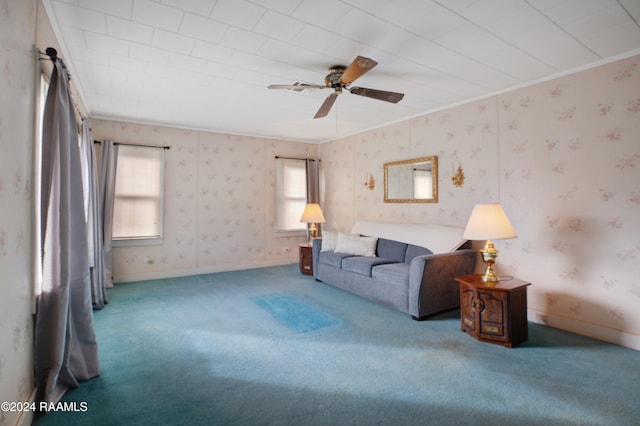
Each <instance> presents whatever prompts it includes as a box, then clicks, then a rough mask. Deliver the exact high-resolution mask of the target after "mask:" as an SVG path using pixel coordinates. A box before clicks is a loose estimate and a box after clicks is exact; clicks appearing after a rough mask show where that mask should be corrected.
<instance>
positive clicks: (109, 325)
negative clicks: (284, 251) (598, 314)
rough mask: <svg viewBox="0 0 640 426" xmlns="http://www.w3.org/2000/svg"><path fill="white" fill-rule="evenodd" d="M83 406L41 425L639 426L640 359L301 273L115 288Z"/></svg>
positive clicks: (79, 396)
mask: <svg viewBox="0 0 640 426" xmlns="http://www.w3.org/2000/svg"><path fill="white" fill-rule="evenodd" d="M95 320H96V332H97V335H98V341H99V345H100V360H101V371H102V374H101V376H100V377H98V378H95V379H93V380H90V381H87V382H83V383H81V386H80V388H78V389H74V390H71V391H69V392H67V394H66V395H65V397H64V399H63V401H68V402H71V401H77V402H86V405H87V411H86V412H57V413H49V414H47V415H45V416H42V417H39V418H38V419H37V420H36V424H37V425H163V424H165V425H179V424H184V425H199V424H207V425H639V424H640V352H638V351H634V350H631V349H626V348H622V347H619V346H615V345H609V344H606V343H603V342H600V341H597V340H593V339H589V338H586V337H582V336H578V335H575V334H571V333H567V332H563V331H560V330H556V329H552V328H548V327H544V326H541V325H537V324H532V323H530V324H529V340H528V341H527V342H525V343H524V344H522V345H520V346H518V347H516V348H513V349H507V348H503V347H501V346H497V345H492V344H487V343H480V342H477V341H476V340H475V339H473V338H471V337H470V336H468V335H466V334H464V333H462V332H461V331H460V319H459V312H458V311H452V312H449V313H445V314H442V315H438V316H436V317H434V318H431V319H429V320H427V321H423V322H417V321H413V320H412V319H411V318H410V317H409V316H408V315H406V314H402V313H399V312H395V311H392V310H389V309H387V308H385V307H383V306H381V305H378V304H374V303H372V302H369V301H367V300H364V299H362V298H359V297H357V296H354V295H351V294H349V293H345V292H343V291H341V290H338V289H336V288H333V287H330V286H328V285H326V284H322V283H317V282H315V281H314V280H313V278H311V277H308V276H303V275H301V274H300V273H299V272H298V270H297V265H292V266H283V267H273V268H264V269H255V270H246V271H236V272H225V273H217V274H208V275H199V276H193V277H185V278H176V279H167V280H153V281H144V282H137V283H129V284H120V285H117V286H116V287H115V288H114V289H111V290H109V305H107V307H106V308H105V309H104V310H102V311H97V312H95Z"/></svg>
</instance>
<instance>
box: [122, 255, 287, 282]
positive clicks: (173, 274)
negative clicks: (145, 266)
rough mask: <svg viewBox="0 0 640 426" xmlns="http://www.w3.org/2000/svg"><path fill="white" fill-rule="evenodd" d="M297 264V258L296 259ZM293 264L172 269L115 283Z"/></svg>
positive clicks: (275, 262)
mask: <svg viewBox="0 0 640 426" xmlns="http://www.w3.org/2000/svg"><path fill="white" fill-rule="evenodd" d="M296 263H297V258H296ZM289 264H292V262H291V260H290V259H275V260H267V261H260V262H247V263H229V264H224V265H215V266H207V267H204V268H192V269H172V270H168V271H157V272H145V273H142V274H129V275H117V276H114V277H113V282H114V283H116V284H117V283H126V282H132V281H145V280H159V279H164V278H177V277H188V276H191V275H200V274H213V273H216V272H228V271H240V270H243V269H257V268H267V267H269V266H281V265H289Z"/></svg>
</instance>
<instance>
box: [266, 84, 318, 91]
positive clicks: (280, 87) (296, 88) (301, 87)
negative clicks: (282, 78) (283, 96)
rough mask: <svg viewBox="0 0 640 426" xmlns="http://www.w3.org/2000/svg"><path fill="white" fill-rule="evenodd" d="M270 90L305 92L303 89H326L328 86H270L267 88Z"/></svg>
mask: <svg viewBox="0 0 640 426" xmlns="http://www.w3.org/2000/svg"><path fill="white" fill-rule="evenodd" d="M267 88H268V89H288V90H303V89H326V88H327V86H323V85H320V84H306V83H300V84H270V85H268V86H267Z"/></svg>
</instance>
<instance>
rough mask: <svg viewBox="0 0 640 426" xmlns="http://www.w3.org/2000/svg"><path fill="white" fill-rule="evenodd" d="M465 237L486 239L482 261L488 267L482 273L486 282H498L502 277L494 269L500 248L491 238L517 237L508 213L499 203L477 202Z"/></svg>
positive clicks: (482, 251) (481, 251)
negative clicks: (496, 246)
mask: <svg viewBox="0 0 640 426" xmlns="http://www.w3.org/2000/svg"><path fill="white" fill-rule="evenodd" d="M462 236H463V238H465V239H468V240H486V243H485V246H484V248H483V249H482V250H480V253H481V254H482V261H483V262H484V263H486V264H487V269H486V271H485V272H484V274H483V275H482V281H483V282H485V283H497V282H499V281H500V279H499V278H498V277H497V276H496V274H495V272H494V271H493V265H494V264H495V263H496V258H497V257H498V250H497V249H496V248H495V246H494V245H493V242H492V241H491V240H498V239H506V238H515V237H517V236H518V235H517V234H516V231H515V230H514V229H513V226H511V222H510V221H509V218H508V217H507V214H506V213H505V212H504V210H503V209H502V206H501V205H500V204H499V203H493V204H476V205H475V206H474V207H473V211H472V212H471V216H469V221H468V222H467V227H466V228H465V230H464V234H463V235H462Z"/></svg>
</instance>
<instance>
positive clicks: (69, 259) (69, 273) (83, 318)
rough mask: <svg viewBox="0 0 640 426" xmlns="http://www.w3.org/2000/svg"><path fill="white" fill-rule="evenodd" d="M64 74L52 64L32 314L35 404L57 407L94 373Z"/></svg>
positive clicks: (74, 143)
mask: <svg viewBox="0 0 640 426" xmlns="http://www.w3.org/2000/svg"><path fill="white" fill-rule="evenodd" d="M68 80H69V76H68V73H67V70H66V69H65V67H64V63H63V62H62V60H61V59H57V60H56V61H55V62H54V67H53V72H52V74H51V81H50V85H49V91H48V93H47V101H46V104H45V110H44V123H43V136H42V193H41V198H42V212H41V215H42V235H41V238H42V248H43V255H42V271H43V280H42V294H41V295H40V298H39V300H38V309H37V312H36V326H35V339H34V340H35V341H34V363H35V376H36V386H37V389H38V394H37V398H38V400H40V401H48V402H55V401H58V400H59V399H60V397H61V396H62V395H63V394H64V392H65V391H66V390H67V389H68V388H70V387H78V380H86V379H90V378H92V377H95V376H97V375H99V373H100V367H99V362H98V344H97V341H96V336H95V332H94V328H93V310H92V303H91V283H90V271H89V255H88V246H87V228H86V226H85V211H84V199H83V184H82V166H81V163H80V149H79V146H78V135H77V127H76V120H75V116H74V110H73V102H72V100H71V96H70V93H69V83H68Z"/></svg>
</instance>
